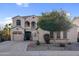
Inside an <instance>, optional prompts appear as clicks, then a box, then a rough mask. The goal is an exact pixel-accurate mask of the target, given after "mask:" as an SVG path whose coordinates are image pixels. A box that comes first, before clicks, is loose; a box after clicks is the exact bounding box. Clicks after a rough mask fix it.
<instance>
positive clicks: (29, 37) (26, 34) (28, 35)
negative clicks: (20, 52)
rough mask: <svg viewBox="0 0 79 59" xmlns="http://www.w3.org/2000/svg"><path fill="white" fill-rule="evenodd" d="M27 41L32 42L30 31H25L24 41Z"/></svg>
mask: <svg viewBox="0 0 79 59" xmlns="http://www.w3.org/2000/svg"><path fill="white" fill-rule="evenodd" d="M26 40H31V32H30V31H25V34H24V41H26Z"/></svg>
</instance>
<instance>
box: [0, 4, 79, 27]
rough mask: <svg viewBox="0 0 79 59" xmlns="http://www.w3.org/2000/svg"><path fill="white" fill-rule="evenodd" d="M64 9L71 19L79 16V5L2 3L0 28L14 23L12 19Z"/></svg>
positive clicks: (0, 7)
mask: <svg viewBox="0 0 79 59" xmlns="http://www.w3.org/2000/svg"><path fill="white" fill-rule="evenodd" d="M58 9H63V10H65V11H66V12H68V13H69V14H70V17H75V16H79V4H78V3H0V26H4V25H5V24H7V23H10V22H12V19H11V18H12V17H14V16H17V15H20V16H28V15H37V16H38V15H41V13H42V12H48V11H52V10H58Z"/></svg>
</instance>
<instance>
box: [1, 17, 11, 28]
mask: <svg viewBox="0 0 79 59" xmlns="http://www.w3.org/2000/svg"><path fill="white" fill-rule="evenodd" d="M11 18H12V17H6V18H4V19H3V20H0V26H1V27H4V25H5V24H9V23H12V20H11Z"/></svg>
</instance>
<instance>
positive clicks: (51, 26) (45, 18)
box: [37, 10, 72, 31]
mask: <svg viewBox="0 0 79 59" xmlns="http://www.w3.org/2000/svg"><path fill="white" fill-rule="evenodd" d="M37 25H38V27H40V28H41V29H43V30H47V31H65V30H68V29H70V28H71V27H72V23H71V22H70V19H69V18H68V16H67V14H66V12H65V11H64V10H61V11H52V12H48V13H42V16H40V17H39V21H38V23H37Z"/></svg>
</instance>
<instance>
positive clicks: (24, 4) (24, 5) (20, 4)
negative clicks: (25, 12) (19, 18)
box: [16, 3, 29, 7]
mask: <svg viewBox="0 0 79 59" xmlns="http://www.w3.org/2000/svg"><path fill="white" fill-rule="evenodd" d="M16 5H18V6H21V7H28V6H29V4H28V3H16Z"/></svg>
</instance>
